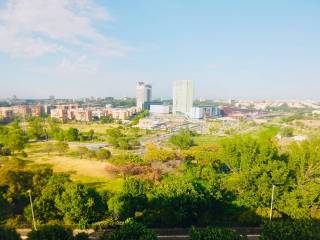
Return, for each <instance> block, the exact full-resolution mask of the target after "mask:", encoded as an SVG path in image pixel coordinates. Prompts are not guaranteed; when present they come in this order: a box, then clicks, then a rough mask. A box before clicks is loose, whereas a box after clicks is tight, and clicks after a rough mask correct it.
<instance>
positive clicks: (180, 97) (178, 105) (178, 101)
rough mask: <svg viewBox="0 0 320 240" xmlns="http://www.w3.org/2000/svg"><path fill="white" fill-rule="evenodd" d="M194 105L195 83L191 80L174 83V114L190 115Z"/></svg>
mask: <svg viewBox="0 0 320 240" xmlns="http://www.w3.org/2000/svg"><path fill="white" fill-rule="evenodd" d="M192 106H193V83H192V81H190V80H180V81H175V82H174V83H173V106H172V113H173V114H184V115H187V116H190V114H191V112H192Z"/></svg>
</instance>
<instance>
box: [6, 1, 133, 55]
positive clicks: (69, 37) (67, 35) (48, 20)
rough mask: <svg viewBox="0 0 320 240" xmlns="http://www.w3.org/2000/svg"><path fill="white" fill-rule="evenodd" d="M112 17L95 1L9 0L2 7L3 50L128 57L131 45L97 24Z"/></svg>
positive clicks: (15, 53) (14, 52)
mask: <svg viewBox="0 0 320 240" xmlns="http://www.w3.org/2000/svg"><path fill="white" fill-rule="evenodd" d="M110 20H111V17H110V15H109V14H108V13H107V12H106V11H105V10H104V9H103V8H102V7H100V6H98V5H97V4H95V3H94V1H93V0H7V2H6V4H5V5H4V7H3V8H2V9H1V8H0V52H3V53H7V54H9V55H10V56H31V57H39V56H43V55H46V54H48V53H64V54H67V53H70V52H71V53H72V52H81V51H82V52H89V53H90V54H92V53H93V54H101V55H103V56H108V57H112V56H125V55H127V53H128V51H130V50H131V49H130V48H129V47H127V46H126V45H124V44H122V43H120V42H119V41H117V40H115V39H112V38H110V37H107V36H105V35H104V34H102V33H100V32H98V31H97V29H96V28H95V27H94V23H95V22H96V21H110Z"/></svg>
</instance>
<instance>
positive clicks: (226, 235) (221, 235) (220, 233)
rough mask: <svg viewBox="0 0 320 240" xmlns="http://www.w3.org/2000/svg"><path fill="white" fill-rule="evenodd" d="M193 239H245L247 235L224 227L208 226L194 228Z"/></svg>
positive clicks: (191, 234) (192, 231) (191, 233)
mask: <svg viewBox="0 0 320 240" xmlns="http://www.w3.org/2000/svg"><path fill="white" fill-rule="evenodd" d="M190 238H191V240H245V239H247V237H244V236H241V235H239V234H238V233H236V232H233V231H231V230H227V229H223V228H214V227H208V228H205V229H197V228H192V229H191V232H190Z"/></svg>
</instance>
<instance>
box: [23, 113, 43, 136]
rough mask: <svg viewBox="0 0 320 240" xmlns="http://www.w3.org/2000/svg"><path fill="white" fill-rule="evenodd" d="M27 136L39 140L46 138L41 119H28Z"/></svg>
mask: <svg viewBox="0 0 320 240" xmlns="http://www.w3.org/2000/svg"><path fill="white" fill-rule="evenodd" d="M27 133H28V135H29V136H30V138H34V139H36V140H41V139H45V138H46V129H45V125H44V121H43V119H41V118H39V117H33V118H30V119H29V121H28V130H27Z"/></svg>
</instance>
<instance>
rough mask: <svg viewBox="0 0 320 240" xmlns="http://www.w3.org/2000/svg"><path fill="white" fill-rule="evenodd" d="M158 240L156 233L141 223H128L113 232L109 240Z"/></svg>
mask: <svg viewBox="0 0 320 240" xmlns="http://www.w3.org/2000/svg"><path fill="white" fill-rule="evenodd" d="M123 239H126V240H156V239H157V237H156V235H155V233H154V232H153V231H151V230H149V229H147V228H146V227H144V226H143V225H142V224H140V223H136V222H133V221H128V222H126V223H124V224H123V225H122V226H121V227H120V228H119V229H117V230H115V231H113V232H112V233H111V234H110V236H109V238H108V240H123Z"/></svg>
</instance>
